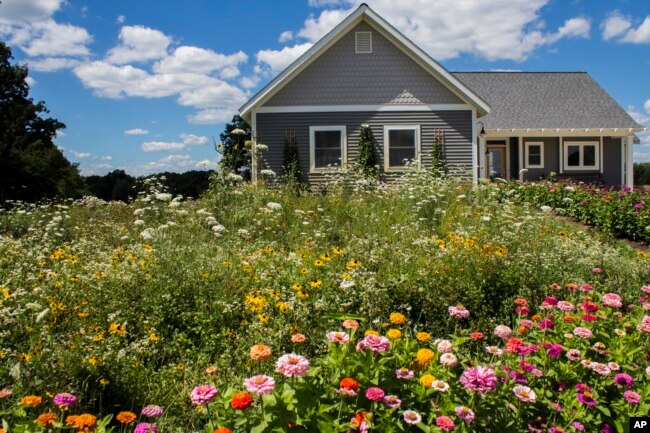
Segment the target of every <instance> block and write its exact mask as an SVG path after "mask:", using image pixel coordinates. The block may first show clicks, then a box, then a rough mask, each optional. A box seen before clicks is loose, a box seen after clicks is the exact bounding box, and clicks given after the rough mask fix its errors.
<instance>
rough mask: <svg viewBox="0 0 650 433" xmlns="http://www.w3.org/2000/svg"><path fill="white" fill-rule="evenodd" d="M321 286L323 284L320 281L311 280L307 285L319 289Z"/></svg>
mask: <svg viewBox="0 0 650 433" xmlns="http://www.w3.org/2000/svg"><path fill="white" fill-rule="evenodd" d="M321 284H323V281H321V280H311V281H310V282H309V285H310V286H311V287H320V285H321Z"/></svg>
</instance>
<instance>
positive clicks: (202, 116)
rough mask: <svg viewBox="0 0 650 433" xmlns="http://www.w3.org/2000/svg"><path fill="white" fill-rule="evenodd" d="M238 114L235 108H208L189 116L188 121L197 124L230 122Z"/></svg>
mask: <svg viewBox="0 0 650 433" xmlns="http://www.w3.org/2000/svg"><path fill="white" fill-rule="evenodd" d="M236 112H237V111H236V109H233V108H206V109H204V110H199V111H198V112H197V113H195V114H192V115H190V116H187V121H188V122H190V123H196V124H206V123H222V122H229V121H230V120H231V119H232V116H233V114H235V113H236Z"/></svg>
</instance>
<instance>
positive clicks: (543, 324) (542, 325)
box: [539, 319, 555, 329]
mask: <svg viewBox="0 0 650 433" xmlns="http://www.w3.org/2000/svg"><path fill="white" fill-rule="evenodd" d="M547 328H548V329H553V328H555V323H553V321H552V320H551V319H542V320H541V321H540V322H539V329H547Z"/></svg>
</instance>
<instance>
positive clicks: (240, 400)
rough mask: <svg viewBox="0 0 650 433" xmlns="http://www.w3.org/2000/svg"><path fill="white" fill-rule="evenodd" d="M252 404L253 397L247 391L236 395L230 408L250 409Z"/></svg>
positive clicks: (231, 401)
mask: <svg viewBox="0 0 650 433" xmlns="http://www.w3.org/2000/svg"><path fill="white" fill-rule="evenodd" d="M251 403H253V397H251V395H250V394H249V393H247V392H246V391H244V392H238V393H236V394H235V395H233V396H232V399H231V400H230V406H232V408H233V409H236V410H240V409H241V410H243V409H248V408H249V407H250V405H251Z"/></svg>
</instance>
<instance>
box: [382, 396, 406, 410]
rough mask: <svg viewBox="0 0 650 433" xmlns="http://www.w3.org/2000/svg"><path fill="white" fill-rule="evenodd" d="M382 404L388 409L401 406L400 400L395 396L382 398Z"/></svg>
mask: <svg viewBox="0 0 650 433" xmlns="http://www.w3.org/2000/svg"><path fill="white" fill-rule="evenodd" d="M384 404H385V405H386V406H388V407H390V408H398V407H400V406H401V405H402V400H400V399H399V398H398V397H397V396H396V395H387V396H386V397H384Z"/></svg>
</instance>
